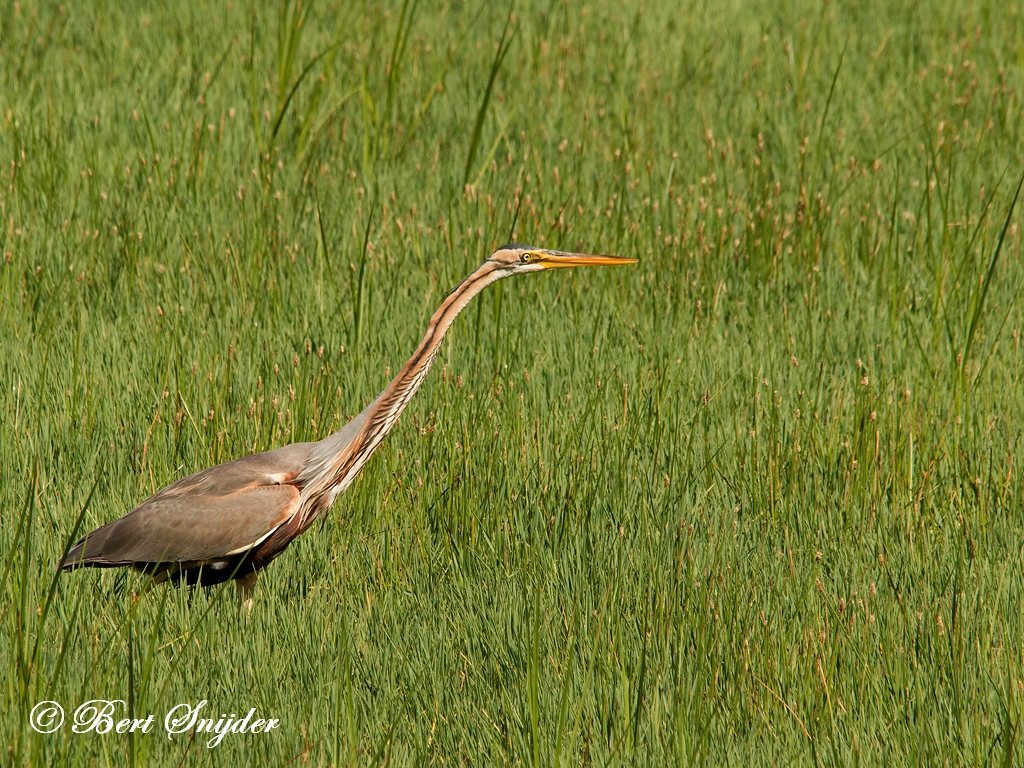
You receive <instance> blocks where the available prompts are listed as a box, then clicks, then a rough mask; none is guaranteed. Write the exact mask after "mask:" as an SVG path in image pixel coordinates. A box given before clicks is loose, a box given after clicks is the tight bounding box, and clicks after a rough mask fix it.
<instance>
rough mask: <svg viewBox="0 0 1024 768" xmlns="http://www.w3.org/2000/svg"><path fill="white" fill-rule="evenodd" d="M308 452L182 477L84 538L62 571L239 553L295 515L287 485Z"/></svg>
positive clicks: (281, 453)
mask: <svg viewBox="0 0 1024 768" xmlns="http://www.w3.org/2000/svg"><path fill="white" fill-rule="evenodd" d="M309 447H310V444H309V443H296V444H294V445H289V446H286V447H285V448H281V449H279V450H276V451H268V452H267V453H260V454H256V455H254V456H246V457H245V458H242V459H237V460H235V461H230V462H227V463H225V464H219V465H217V466H215V467H211V468H209V469H204V470H203V471H201V472H197V473H195V474H194V475H189V476H188V477H185V478H182V479H181V480H178V481H177V482H175V483H172V484H171V485H169V486H167V487H166V488H164V489H163V490H161V491H159V492H158V493H156V494H155V495H154V496H153V497H151V498H150V499H148V500H146V501H144V502H143V503H142V504H140V505H139V506H138V507H136V508H135V509H133V510H132V511H131V512H129V513H128V514H127V515H125V516H124V517H122V518H120V519H118V520H115V521H113V522H111V523H107V524H106V525H104V526H102V527H101V528H97V529H96V530H95V531H93V532H92V533H90V534H88V535H87V536H84V537H82V539H80V540H79V541H78V542H76V543H75V545H74V546H73V547H72V548H71V549H70V550H69V551H68V553H67V555H66V556H65V558H64V560H63V562H62V564H61V565H62V567H63V568H74V567H76V566H79V565H95V566H117V565H132V564H142V563H172V562H176V563H183V562H190V563H194V562H203V561H209V560H213V559H216V558H223V557H225V556H227V555H230V554H232V553H237V552H241V551H244V550H245V549H247V548H249V547H251V546H253V545H254V544H256V543H258V542H259V541H260V540H262V539H263V538H265V537H266V536H267V535H268V534H270V533H271V532H272V531H273V530H274V529H275V528H277V527H278V526H280V525H281V524H282V523H284V522H285V521H287V520H288V519H289V518H290V517H291V516H292V515H293V514H295V512H296V511H297V510H298V507H299V489H298V488H297V487H296V486H295V485H293V484H291V483H292V481H293V480H295V478H296V477H297V476H298V474H299V472H301V470H302V467H303V465H304V464H305V461H306V459H307V458H308V456H309Z"/></svg>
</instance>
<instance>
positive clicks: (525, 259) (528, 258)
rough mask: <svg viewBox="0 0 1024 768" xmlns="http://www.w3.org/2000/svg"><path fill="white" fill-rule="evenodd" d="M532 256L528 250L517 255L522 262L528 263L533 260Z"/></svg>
mask: <svg viewBox="0 0 1024 768" xmlns="http://www.w3.org/2000/svg"><path fill="white" fill-rule="evenodd" d="M533 258H534V256H533V254H532V253H530V252H529V251H526V252H525V253H523V255H522V256H520V257H519V260H520V261H521V262H523V264H529V263H530V262H531V261H533Z"/></svg>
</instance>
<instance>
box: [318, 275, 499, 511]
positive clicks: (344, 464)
mask: <svg viewBox="0 0 1024 768" xmlns="http://www.w3.org/2000/svg"><path fill="white" fill-rule="evenodd" d="M508 274H510V273H509V271H508V270H507V269H506V268H504V267H503V266H502V265H501V264H499V263H496V262H494V261H491V260H488V261H485V262H484V263H483V264H481V265H480V266H479V267H477V269H476V270H474V272H473V273H472V274H471V275H470V276H469V277H467V278H466V279H465V280H463V281H462V282H461V283H460V284H459V285H458V287H456V288H455V290H453V291H452V292H451V293H449V294H448V296H447V297H446V298H445V300H444V301H443V302H442V303H441V306H440V307H438V309H437V311H436V312H434V314H433V316H431V318H430V322H429V323H428V324H427V330H426V333H424V334H423V339H422V340H421V341H420V343H419V345H418V346H417V347H416V351H415V352H413V354H412V357H410V358H409V360H408V362H406V364H405V365H404V366H402V370H400V371H399V372H398V375H397V376H395V378H394V379H392V380H391V383H390V384H388V385H387V387H385V389H384V391H383V392H381V393H380V394H379V395H378V396H377V398H376V399H375V400H374V401H373V402H372V403H370V404H369V405H368V406H367V407H366V409H365V410H363V412H362V413H360V414H359V415H358V416H356V418H355V419H353V420H352V421H351V422H349V424H347V425H346V426H345V427H342V429H341V430H339V431H338V432H336V433H335V434H334V435H331V436H330V437H328V438H327V439H326V440H324V441H322V442H321V443H318V444H317V449H314V451H313V452H312V453H311V455H310V460H309V461H308V462H307V464H306V467H305V469H304V470H303V472H302V476H300V482H303V485H304V487H303V496H304V497H305V499H306V503H305V504H304V514H306V515H307V519H308V520H309V521H310V522H311V521H312V519H313V518H315V517H317V516H319V515H321V514H324V513H325V512H326V511H327V510H328V509H329V508H330V506H331V504H332V503H333V502H334V499H335V498H336V497H337V496H338V494H340V493H341V492H342V491H344V490H345V489H346V488H348V486H349V485H351V484H352V481H353V480H354V479H355V477H356V475H357V474H359V471H360V470H361V469H362V468H363V466H364V465H365V464H366V462H367V461H369V459H370V456H372V455H373V452H374V451H375V450H376V449H377V447H378V446H379V445H380V444H381V442H382V441H383V440H384V438H385V437H386V436H387V434H388V432H390V431H391V428H392V427H394V425H395V424H396V423H397V422H398V417H399V416H400V415H401V414H402V411H404V410H405V408H406V406H407V405H408V404H409V402H410V401H411V400H412V397H413V395H415V394H416V390H418V389H419V388H420V385H421V384H422V383H423V380H424V379H425V378H426V377H427V374H428V373H429V372H430V368H431V366H432V365H433V364H434V359H435V358H436V357H437V353H438V351H439V350H440V348H441V342H442V341H444V337H445V334H446V333H448V329H449V328H451V326H452V323H454V322H455V318H456V317H458V315H459V313H460V312H461V311H462V310H463V309H464V308H465V307H466V305H467V304H469V302H470V301H471V300H472V299H473V297H474V296H476V295H477V294H478V293H480V292H481V291H482V290H483V289H484V288H486V287H487V286H488V285H490V284H491V283H494V282H497V281H498V280H500V279H501V278H503V277H505V276H507V275H508ZM353 427H355V428H356V429H358V432H356V433H355V434H354V435H353V434H352V428H353ZM318 449H319V450H318Z"/></svg>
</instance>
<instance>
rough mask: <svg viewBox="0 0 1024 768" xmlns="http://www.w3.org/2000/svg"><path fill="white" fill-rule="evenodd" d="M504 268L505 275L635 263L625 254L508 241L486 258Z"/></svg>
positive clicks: (634, 260)
mask: <svg viewBox="0 0 1024 768" xmlns="http://www.w3.org/2000/svg"><path fill="white" fill-rule="evenodd" d="M488 261H489V262H491V263H495V264H498V265H500V266H501V267H502V269H504V270H506V275H518V274H520V273H522V272H540V271H541V270H543V269H560V268H565V267H600V266H614V265H617V264H635V263H636V259H631V258H628V257H625V256H602V255H597V254H590V253H569V252H567V251H550V250H547V249H546V248H535V247H534V246H532V245H523V244H522V243H509V244H508V245H503V246H501V247H500V248H499V249H498V250H496V251H495V252H494V253H493V254H491V257H490V258H489V259H488Z"/></svg>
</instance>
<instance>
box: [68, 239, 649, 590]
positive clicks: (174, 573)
mask: <svg viewBox="0 0 1024 768" xmlns="http://www.w3.org/2000/svg"><path fill="white" fill-rule="evenodd" d="M635 261H636V259H631V258H624V257H620V256H597V255H591V254H581V253H566V252H563V251H551V250H546V249H542V248H534V247H532V246H528V245H520V244H518V243H512V244H510V245H505V246H502V247H501V248H499V249H498V250H497V251H495V252H494V253H493V254H491V256H490V257H489V258H488V259H487V260H486V261H485V262H484V263H483V264H481V265H480V266H479V267H477V269H476V270H474V271H473V273H472V274H471V275H470V276H469V277H467V278H466V279H465V280H463V281H462V282H461V283H460V284H459V285H458V287H456V288H455V289H454V290H453V291H452V292H451V293H449V294H448V296H447V297H445V299H444V301H443V302H441V306H440V307H438V309H437V311H436V312H434V314H433V316H432V317H431V318H430V322H429V323H428V325H427V331H426V333H425V334H424V335H423V340H422V341H420V343H419V346H418V347H416V351H415V352H414V353H413V355H412V357H411V358H409V361H408V362H407V363H406V364H405V365H404V366H403V367H402V370H401V371H399V373H398V375H397V376H395V378H394V379H393V380H392V381H391V383H390V384H388V386H387V387H386V388H385V389H384V391H383V392H381V393H380V394H379V395H378V396H377V398H376V399H375V400H374V401H373V402H372V403H370V404H369V405H368V406H366V408H365V409H364V410H363V412H362V413H360V414H359V415H358V416H356V417H355V418H354V419H352V420H351V421H350V422H348V423H347V424H346V425H345V426H343V427H342V428H341V429H339V430H338V431H337V432H335V433H334V434H333V435H330V436H329V437H327V438H325V439H323V440H321V441H320V442H317V443H294V444H292V445H287V446H285V447H284V448H278V449H277V450H274V451H266V452H265V453H257V454H255V455H252V456H245V457H243V458H241V459H235V460H234V461H229V462H226V463H224V464H218V465H217V466H215V467H210V468H209V469H204V470H202V471H200V472H196V473H195V474H193V475H189V476H188V477H184V478H182V479H180V480H178V481H177V482H174V483H171V484H170V485H168V486H167V487H166V488H164V489H163V490H162V491H159V492H158V493H156V494H155V495H154V496H152V497H151V498H149V499H147V500H146V501H144V502H142V504H140V505H139V506H138V507H136V508H135V509H133V510H132V511H131V512H129V513H128V514H126V515H124V516H123V517H121V518H119V519H117V520H114V521H113V522H110V523H107V524H106V525H104V526H102V527H100V528H97V529H96V530H94V531H92V532H91V533H89V534H87V535H86V536H83V537H82V538H81V539H79V540H78V541H77V542H75V544H74V545H73V546H72V547H71V548H70V549H69V550H68V551H67V552H66V553H65V555H64V557H63V558H62V559H61V564H60V567H61V568H62V569H64V570H71V569H74V568H78V567H82V566H91V567H96V568H116V567H119V566H131V567H133V568H135V569H137V570H140V571H142V572H144V573H148V574H151V575H152V576H154V577H155V579H154V580H155V581H163V580H166V579H170V580H171V581H172V582H175V583H180V582H184V583H186V584H198V585H201V586H211V585H213V584H220V583H222V582H225V581H228V580H230V579H234V580H235V583H236V585H237V586H238V590H239V597H240V599H241V600H242V601H243V602H245V603H246V604H249V605H251V596H252V592H253V588H254V586H255V581H256V574H257V573H258V572H259V571H260V570H262V569H263V568H266V567H267V566H268V565H269V564H270V563H271V562H272V561H273V560H274V559H275V558H276V557H277V556H278V555H280V554H281V553H282V552H284V550H285V549H287V548H288V545H289V544H290V543H291V542H292V541H293V540H294V539H296V538H297V537H298V536H300V535H302V533H303V532H304V531H305V530H306V529H307V528H309V526H310V525H311V524H312V523H313V521H314V520H316V519H317V518H319V517H322V516H323V515H325V514H326V513H327V511H328V510H329V509H330V508H331V505H332V504H333V503H334V500H335V499H336V498H337V497H338V495H339V494H340V493H341V492H342V491H344V490H345V489H346V488H348V487H349V486H350V485H351V484H352V481H353V480H354V479H355V477H356V475H357V474H359V471H360V470H361V469H362V468H363V467H364V466H365V465H366V462H367V461H368V460H369V458H370V456H371V455H373V452H374V451H375V450H376V449H377V446H379V445H380V444H381V441H383V440H384V437H385V436H386V435H387V434H388V432H390V431H391V428H392V427H393V426H394V425H395V423H396V422H397V421H398V417H399V416H400V415H401V413H402V411H403V410H405V407H406V406H407V405H408V404H409V401H410V400H412V397H413V395H414V394H416V390H417V389H419V386H420V384H422V383H423V380H424V378H426V375H427V373H428V372H429V371H430V366H431V365H432V364H433V362H434V358H435V357H437V352H438V350H439V349H440V347H441V342H442V341H443V339H444V336H445V334H446V333H447V332H448V329H449V328H451V325H452V323H453V322H454V321H455V318H456V316H457V315H458V314H459V312H461V311H462V310H463V308H464V307H465V306H466V305H467V304H468V303H469V302H470V301H471V300H472V298H473V297H474V296H476V295H477V294H478V293H480V292H481V291H482V290H483V289H484V288H486V287H487V286H488V285H490V284H491V283H494V282H497V281H498V280H501V279H502V278H504V277H509V276H511V275H519V274H525V273H531V272H541V271H543V270H545V269H552V268H558V267H583V266H604V265H615V264H632V263H634V262H635Z"/></svg>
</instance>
